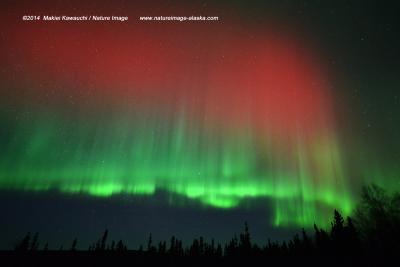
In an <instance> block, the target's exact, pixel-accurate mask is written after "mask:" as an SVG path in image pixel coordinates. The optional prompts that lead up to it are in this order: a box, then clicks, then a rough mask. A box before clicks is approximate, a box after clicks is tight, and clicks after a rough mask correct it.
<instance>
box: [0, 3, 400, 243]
mask: <svg viewBox="0 0 400 267" xmlns="http://www.w3.org/2000/svg"><path fill="white" fill-rule="evenodd" d="M64 2H65V1H2V3H1V4H0V5H1V6H0V16H1V18H0V20H1V21H0V22H1V23H0V34H1V35H0V216H1V217H0V218H1V219H0V229H1V230H0V235H1V238H0V249H5V248H11V247H12V246H13V244H14V242H15V241H16V240H17V239H18V238H21V237H22V236H23V235H25V234H26V232H28V231H31V232H36V231H38V232H39V233H40V235H41V237H40V239H41V240H42V242H45V241H48V242H49V245H50V248H58V247H59V246H60V245H61V244H64V245H65V246H68V244H70V243H71V242H72V240H73V238H74V237H75V236H77V237H78V239H79V241H78V247H79V248H87V247H88V246H89V244H90V242H93V241H95V240H96V239H97V238H98V237H99V236H100V235H101V233H102V232H103V231H104V229H105V228H108V229H109V230H110V238H111V239H123V240H126V241H127V244H128V246H129V247H130V248H137V247H138V246H139V244H145V243H146V239H147V236H148V235H149V233H150V232H151V233H152V235H153V239H154V240H155V241H158V240H161V239H168V238H169V237H170V236H171V235H176V236H177V237H178V238H181V239H183V241H184V242H186V243H187V242H190V240H191V239H193V238H195V237H198V236H200V235H202V236H204V237H205V238H206V239H210V238H211V237H214V238H215V239H216V240H219V241H221V242H224V241H226V240H227V239H229V238H231V237H232V236H233V235H234V234H235V233H238V232H239V231H240V230H241V229H242V226H243V224H244V222H245V221H247V222H248V223H249V225H250V230H251V233H252V237H253V239H254V240H255V241H256V242H265V241H266V240H267V238H268V237H270V238H271V239H273V240H274V239H278V240H282V239H285V238H288V237H291V235H292V234H293V233H294V232H296V231H298V230H299V229H301V228H302V227H304V228H306V229H308V228H311V227H312V226H313V224H314V222H315V223H317V224H318V225H321V226H328V225H329V220H330V218H331V215H332V214H333V209H335V208H336V209H338V210H339V211H341V212H342V214H344V215H351V214H352V211H353V209H354V207H355V206H356V204H357V202H358V200H359V192H360V189H361V187H362V185H365V184H368V183H371V182H374V183H376V184H378V185H380V186H383V187H384V188H386V189H388V190H399V189H400V178H399V174H400V164H399V163H400V152H399V151H400V141H399V136H400V90H399V86H400V80H399V77H398V76H399V73H400V63H399V62H400V52H399V49H398V48H399V47H400V36H399V34H400V29H399V27H400V21H399V20H400V18H399V13H400V7H399V6H398V4H396V3H395V2H396V1H218V3H215V2H217V1H191V3H190V4H189V3H187V2H189V1H109V3H108V4H107V3H103V2H101V3H100V2H99V1H87V2H85V3H82V1H72V2H70V3H68V4H66V3H64ZM24 15H40V16H43V15H50V16H51V15H55V16H60V15H68V16H82V15H99V16H112V15H115V16H128V17H129V20H128V21H125V22H120V21H104V22H99V21H97V22H95V21H79V22H66V21H23V20H22V16H24ZM191 15H195V16H199V15H201V16H218V17H219V20H218V21H202V22H200V21H192V22H188V21H187V22H179V21H162V22H160V21H140V20H139V17H140V16H191Z"/></svg>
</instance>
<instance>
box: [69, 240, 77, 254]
mask: <svg viewBox="0 0 400 267" xmlns="http://www.w3.org/2000/svg"><path fill="white" fill-rule="evenodd" d="M77 243H78V239H77V238H75V239H74V240H73V241H72V245H71V249H70V251H76V245H77Z"/></svg>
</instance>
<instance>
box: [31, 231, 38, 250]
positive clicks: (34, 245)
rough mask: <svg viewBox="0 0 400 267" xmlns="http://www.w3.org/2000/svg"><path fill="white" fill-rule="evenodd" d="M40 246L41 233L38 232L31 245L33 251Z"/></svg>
mask: <svg viewBox="0 0 400 267" xmlns="http://www.w3.org/2000/svg"><path fill="white" fill-rule="evenodd" d="M38 248H39V233H38V232H36V233H35V235H34V236H33V239H32V242H31V245H30V250H31V251H37V250H38Z"/></svg>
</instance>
